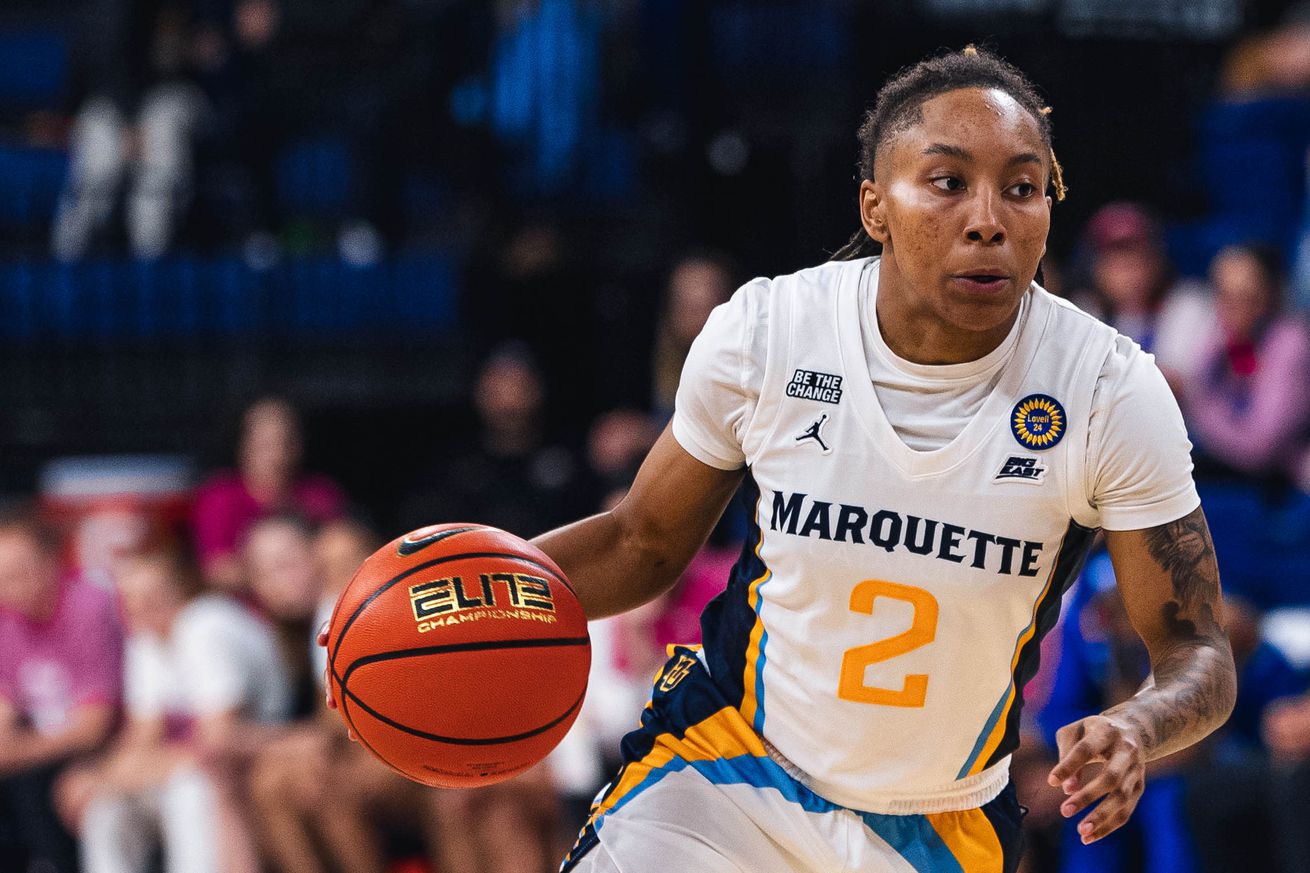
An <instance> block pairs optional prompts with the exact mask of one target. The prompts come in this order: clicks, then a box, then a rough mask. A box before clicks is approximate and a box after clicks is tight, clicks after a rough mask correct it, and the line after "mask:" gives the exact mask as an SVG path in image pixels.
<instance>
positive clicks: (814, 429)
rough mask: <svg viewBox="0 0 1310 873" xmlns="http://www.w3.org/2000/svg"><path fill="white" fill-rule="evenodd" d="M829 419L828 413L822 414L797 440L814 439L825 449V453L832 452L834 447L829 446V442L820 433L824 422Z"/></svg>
mask: <svg viewBox="0 0 1310 873" xmlns="http://www.w3.org/2000/svg"><path fill="white" fill-rule="evenodd" d="M827 420H828V415H827V413H824V414H823V415H822V416H820V417H819V420H818V421H816V422H815V423H814V424H812V425H810V426H809V427H807V428H806V429H805V433H803V434H801V435H800V436H798V437H796V442H798V443H799V442H802V441H804V440H814V441H815V442H816V443H818V444H819V447H820V448H822V449H823V453H824V454H825V455H826V454H828V453H829V452H831V451H832V449H830V448H828V444H827V443H825V442H824V441H823V437H822V436H820V435H819V429H820V428H822V427H823V423H824V422H825V421H827Z"/></svg>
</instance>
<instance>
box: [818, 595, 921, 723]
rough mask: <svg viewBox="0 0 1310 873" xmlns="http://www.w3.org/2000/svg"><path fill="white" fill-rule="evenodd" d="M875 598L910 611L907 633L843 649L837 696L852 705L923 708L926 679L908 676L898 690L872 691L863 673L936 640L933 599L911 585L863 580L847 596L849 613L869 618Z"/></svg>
mask: <svg viewBox="0 0 1310 873" xmlns="http://www.w3.org/2000/svg"><path fill="white" fill-rule="evenodd" d="M879 597H889V598H891V599H892V600H903V601H905V602H906V603H908V604H910V605H911V606H913V607H914V620H913V621H911V622H910V627H909V629H908V630H906V631H903V632H902V633H899V634H897V635H896V636H894V637H888V638H887V639H885V640H878V642H876V643H870V644H869V645H867V646H856V647H855V648H853V649H847V650H846V654H845V655H844V656H843V657H842V662H841V684H840V685H838V686H837V696H838V697H840V698H841V699H842V700H851V701H854V702H855V703H876V704H878V705H879V706H923V702H924V700H925V698H926V697H927V695H928V676H927V674H925V673H912V674H910V675H908V676H906V677H905V683H904V685H903V686H902V687H901V688H899V689H892V688H876V687H873V686H871V685H865V684H864V670H865V668H866V667H868V666H869V665H870V664H878V663H881V662H882V661H886V660H889V659H891V658H895V657H896V656H897V655H904V654H905V653H906V652H911V651H914V650H915V649H917V648H919V647H920V646H926V645H928V643H931V642H932V641H933V640H934V639H935V638H936V637H937V598H935V597H933V596H932V594H931V592H928V591H925V590H923V589H922V588H915V587H914V586H912V585H901V584H899V583H896V582H884V581H883V580H881V579H867V580H865V581H864V582H861V583H860V584H859V585H856V586H855V590H854V591H852V592H851V611H852V612H860V613H863V614H865V615H873V603H874V601H875V600H877V599H878V598H879Z"/></svg>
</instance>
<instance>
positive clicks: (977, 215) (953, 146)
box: [861, 88, 1051, 332]
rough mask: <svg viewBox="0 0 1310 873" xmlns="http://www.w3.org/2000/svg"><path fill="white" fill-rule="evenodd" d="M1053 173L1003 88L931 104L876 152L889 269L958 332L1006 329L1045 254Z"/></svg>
mask: <svg viewBox="0 0 1310 873" xmlns="http://www.w3.org/2000/svg"><path fill="white" fill-rule="evenodd" d="M1050 169H1051V165H1050V149H1049V148H1048V147H1047V146H1046V145H1045V144H1044V143H1043V142H1042V137H1041V131H1040V128H1039V127H1038V124H1037V120H1036V119H1034V118H1033V117H1032V115H1031V114H1030V113H1029V112H1028V111H1027V110H1026V109H1024V108H1023V106H1021V105H1020V104H1019V103H1018V102H1017V101H1016V100H1015V99H1014V98H1013V97H1011V96H1009V95H1008V94H1006V93H1005V92H1003V91H999V90H995V89H986V90H984V89H980V88H965V89H960V90H956V91H949V92H947V93H945V94H940V95H938V96H936V97H934V98H932V99H930V100H928V101H927V102H925V103H924V104H923V106H922V120H921V121H919V122H918V123H916V124H913V125H912V126H911V127H909V128H908V129H907V130H905V131H903V132H901V133H899V134H896V135H895V136H893V137H892V138H891V140H890V141H889V142H887V143H886V144H884V146H883V148H882V149H880V150H879V154H878V161H877V166H876V168H875V173H874V175H875V177H876V178H877V181H876V182H869V181H866V182H865V183H864V184H863V186H862V188H861V213H862V217H863V218H864V222H865V228H866V229H867V230H868V231H869V232H870V234H871V235H872V236H874V238H875V239H878V240H880V241H881V242H882V243H883V272H884V273H888V274H890V276H891V277H892V278H893V280H894V281H896V282H897V283H898V285H899V286H900V289H899V290H901V291H903V293H905V294H906V295H908V296H909V297H912V298H917V299H915V300H914V301H913V303H914V304H915V306H916V308H920V309H926V310H928V311H930V312H931V313H932V314H933V315H935V316H936V318H937V319H940V320H941V321H943V322H945V323H946V325H949V327H950V328H952V329H954V330H958V331H968V332H986V331H993V330H996V329H997V328H998V327H1003V326H1006V325H1008V324H1009V323H1010V319H1011V318H1012V316H1013V315H1014V312H1015V311H1016V309H1017V307H1018V304H1019V300H1020V298H1021V296H1022V295H1023V293H1024V291H1025V290H1027V288H1028V285H1029V283H1030V282H1032V280H1033V277H1034V276H1035V275H1036V272H1037V266H1038V263H1039V262H1040V261H1041V258H1042V255H1043V254H1044V253H1045V251H1046V235H1047V232H1048V231H1049V230H1050V226H1051V200H1050V198H1049V197H1047V196H1046V195H1045V190H1046V184H1047V179H1048V178H1049V174H1050Z"/></svg>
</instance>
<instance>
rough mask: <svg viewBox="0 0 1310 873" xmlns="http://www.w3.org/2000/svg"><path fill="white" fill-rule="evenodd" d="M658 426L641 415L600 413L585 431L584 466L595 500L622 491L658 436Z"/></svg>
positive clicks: (624, 411) (623, 411) (633, 412)
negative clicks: (593, 484) (613, 491)
mask: <svg viewBox="0 0 1310 873" xmlns="http://www.w3.org/2000/svg"><path fill="white" fill-rule="evenodd" d="M659 435H660V432H659V426H658V425H657V424H656V423H655V421H654V420H653V419H652V418H651V417H650V416H649V415H647V414H645V413H644V412H638V411H637V410H635V409H615V410H611V411H610V412H606V413H602V414H601V415H600V416H598V417H597V418H596V420H595V421H593V422H592V424H591V430H590V431H588V432H587V467H588V470H589V472H590V473H591V476H592V478H593V479H594V480H595V486H596V489H597V491H599V494H598V497H600V496H603V495H605V494H608V493H610V491H612V490H613V489H616V488H621V489H624V490H626V489H627V487H628V486H629V485H630V484H632V479H633V477H634V476H635V474H636V472H637V468H638V467H639V466H641V462H642V461H643V460H644V459H645V458H646V453H647V452H649V451H650V448H651V446H653V445H655V440H656V439H657V438H658V437H659Z"/></svg>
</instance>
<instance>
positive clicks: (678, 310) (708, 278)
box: [651, 252, 736, 419]
mask: <svg viewBox="0 0 1310 873" xmlns="http://www.w3.org/2000/svg"><path fill="white" fill-rule="evenodd" d="M735 281H736V280H735V278H734V270H733V268H732V265H731V264H730V263H729V262H728V260H727V259H726V258H725V257H724V256H722V255H719V254H716V253H713V252H695V253H692V254H688V255H685V256H683V258H682V259H681V260H680V261H678V263H677V264H676V265H675V266H674V267H673V271H672V272H671V273H670V274H669V281H668V284H667V285H666V286H665V289H664V306H663V308H662V310H661V312H660V317H659V322H658V323H657V324H656V326H655V354H654V359H653V361H652V364H653V369H652V373H651V408H652V409H654V410H655V412H656V414H657V415H658V416H659V417H661V418H664V419H667V418H668V417H669V416H671V415H672V414H673V400H674V397H675V395H676V394H677V393H678V379H679V378H681V376H682V365H683V363H684V362H685V361H686V360H687V352H688V351H690V350H691V343H692V341H693V340H695V339H696V337H697V336H698V335H700V332H701V328H703V327H704V326H705V321H706V319H708V318H709V317H710V312H711V311H712V310H713V309H714V307H716V306H718V305H719V304H720V303H726V302H727V300H728V298H729V297H731V296H732V292H733V291H734V290H735V289H736V285H735V284H734V283H735Z"/></svg>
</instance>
